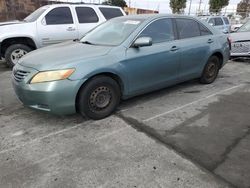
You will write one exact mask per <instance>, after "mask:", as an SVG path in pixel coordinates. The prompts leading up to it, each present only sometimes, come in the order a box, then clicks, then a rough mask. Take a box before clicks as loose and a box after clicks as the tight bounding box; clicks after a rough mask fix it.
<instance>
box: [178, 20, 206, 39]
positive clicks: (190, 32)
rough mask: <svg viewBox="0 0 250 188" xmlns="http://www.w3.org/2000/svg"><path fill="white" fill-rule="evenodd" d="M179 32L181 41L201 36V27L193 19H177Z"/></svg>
mask: <svg viewBox="0 0 250 188" xmlns="http://www.w3.org/2000/svg"><path fill="white" fill-rule="evenodd" d="M176 24H177V31H178V33H179V38H180V39H185V38H192V37H197V36H200V35H201V33H200V27H199V24H198V22H196V21H194V20H191V19H184V18H177V19H176Z"/></svg>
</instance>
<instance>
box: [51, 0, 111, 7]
mask: <svg viewBox="0 0 250 188" xmlns="http://www.w3.org/2000/svg"><path fill="white" fill-rule="evenodd" d="M49 2H50V3H55V4H72V5H79V4H84V5H103V4H101V3H85V2H66V1H55V0H54V1H53V0H52V1H49ZM108 6H109V5H108Z"/></svg>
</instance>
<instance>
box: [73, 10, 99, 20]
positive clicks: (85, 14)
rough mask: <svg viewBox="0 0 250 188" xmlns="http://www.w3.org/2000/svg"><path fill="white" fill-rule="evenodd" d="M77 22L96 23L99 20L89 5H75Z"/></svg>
mask: <svg viewBox="0 0 250 188" xmlns="http://www.w3.org/2000/svg"><path fill="white" fill-rule="evenodd" d="M76 14H77V17H78V21H79V23H96V22H98V21H99V18H98V16H97V14H96V13H95V11H94V9H92V8H90V7H76Z"/></svg>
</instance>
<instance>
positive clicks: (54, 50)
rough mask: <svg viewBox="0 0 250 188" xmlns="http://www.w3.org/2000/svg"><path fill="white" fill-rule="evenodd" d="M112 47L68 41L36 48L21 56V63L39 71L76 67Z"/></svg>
mask: <svg viewBox="0 0 250 188" xmlns="http://www.w3.org/2000/svg"><path fill="white" fill-rule="evenodd" d="M111 48H112V47H110V46H99V45H89V44H83V43H81V42H73V41H68V42H63V43H60V44H56V45H52V46H49V47H45V48H41V49H38V50H35V51H33V52H31V53H29V54H27V55H25V56H24V57H23V58H21V59H20V60H19V64H20V65H23V66H26V67H30V68H34V69H36V70H38V71H44V70H52V69H62V68H68V67H74V66H75V65H76V64H78V63H84V62H88V61H87V60H88V59H90V58H96V57H99V56H104V55H106V54H107V53H108V52H109V51H110V50H111Z"/></svg>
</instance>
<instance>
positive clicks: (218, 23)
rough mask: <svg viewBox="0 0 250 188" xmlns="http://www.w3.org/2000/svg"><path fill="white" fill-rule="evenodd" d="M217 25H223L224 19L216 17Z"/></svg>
mask: <svg viewBox="0 0 250 188" xmlns="http://www.w3.org/2000/svg"><path fill="white" fill-rule="evenodd" d="M215 25H216V26H217V25H223V21H222V19H221V18H215Z"/></svg>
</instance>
